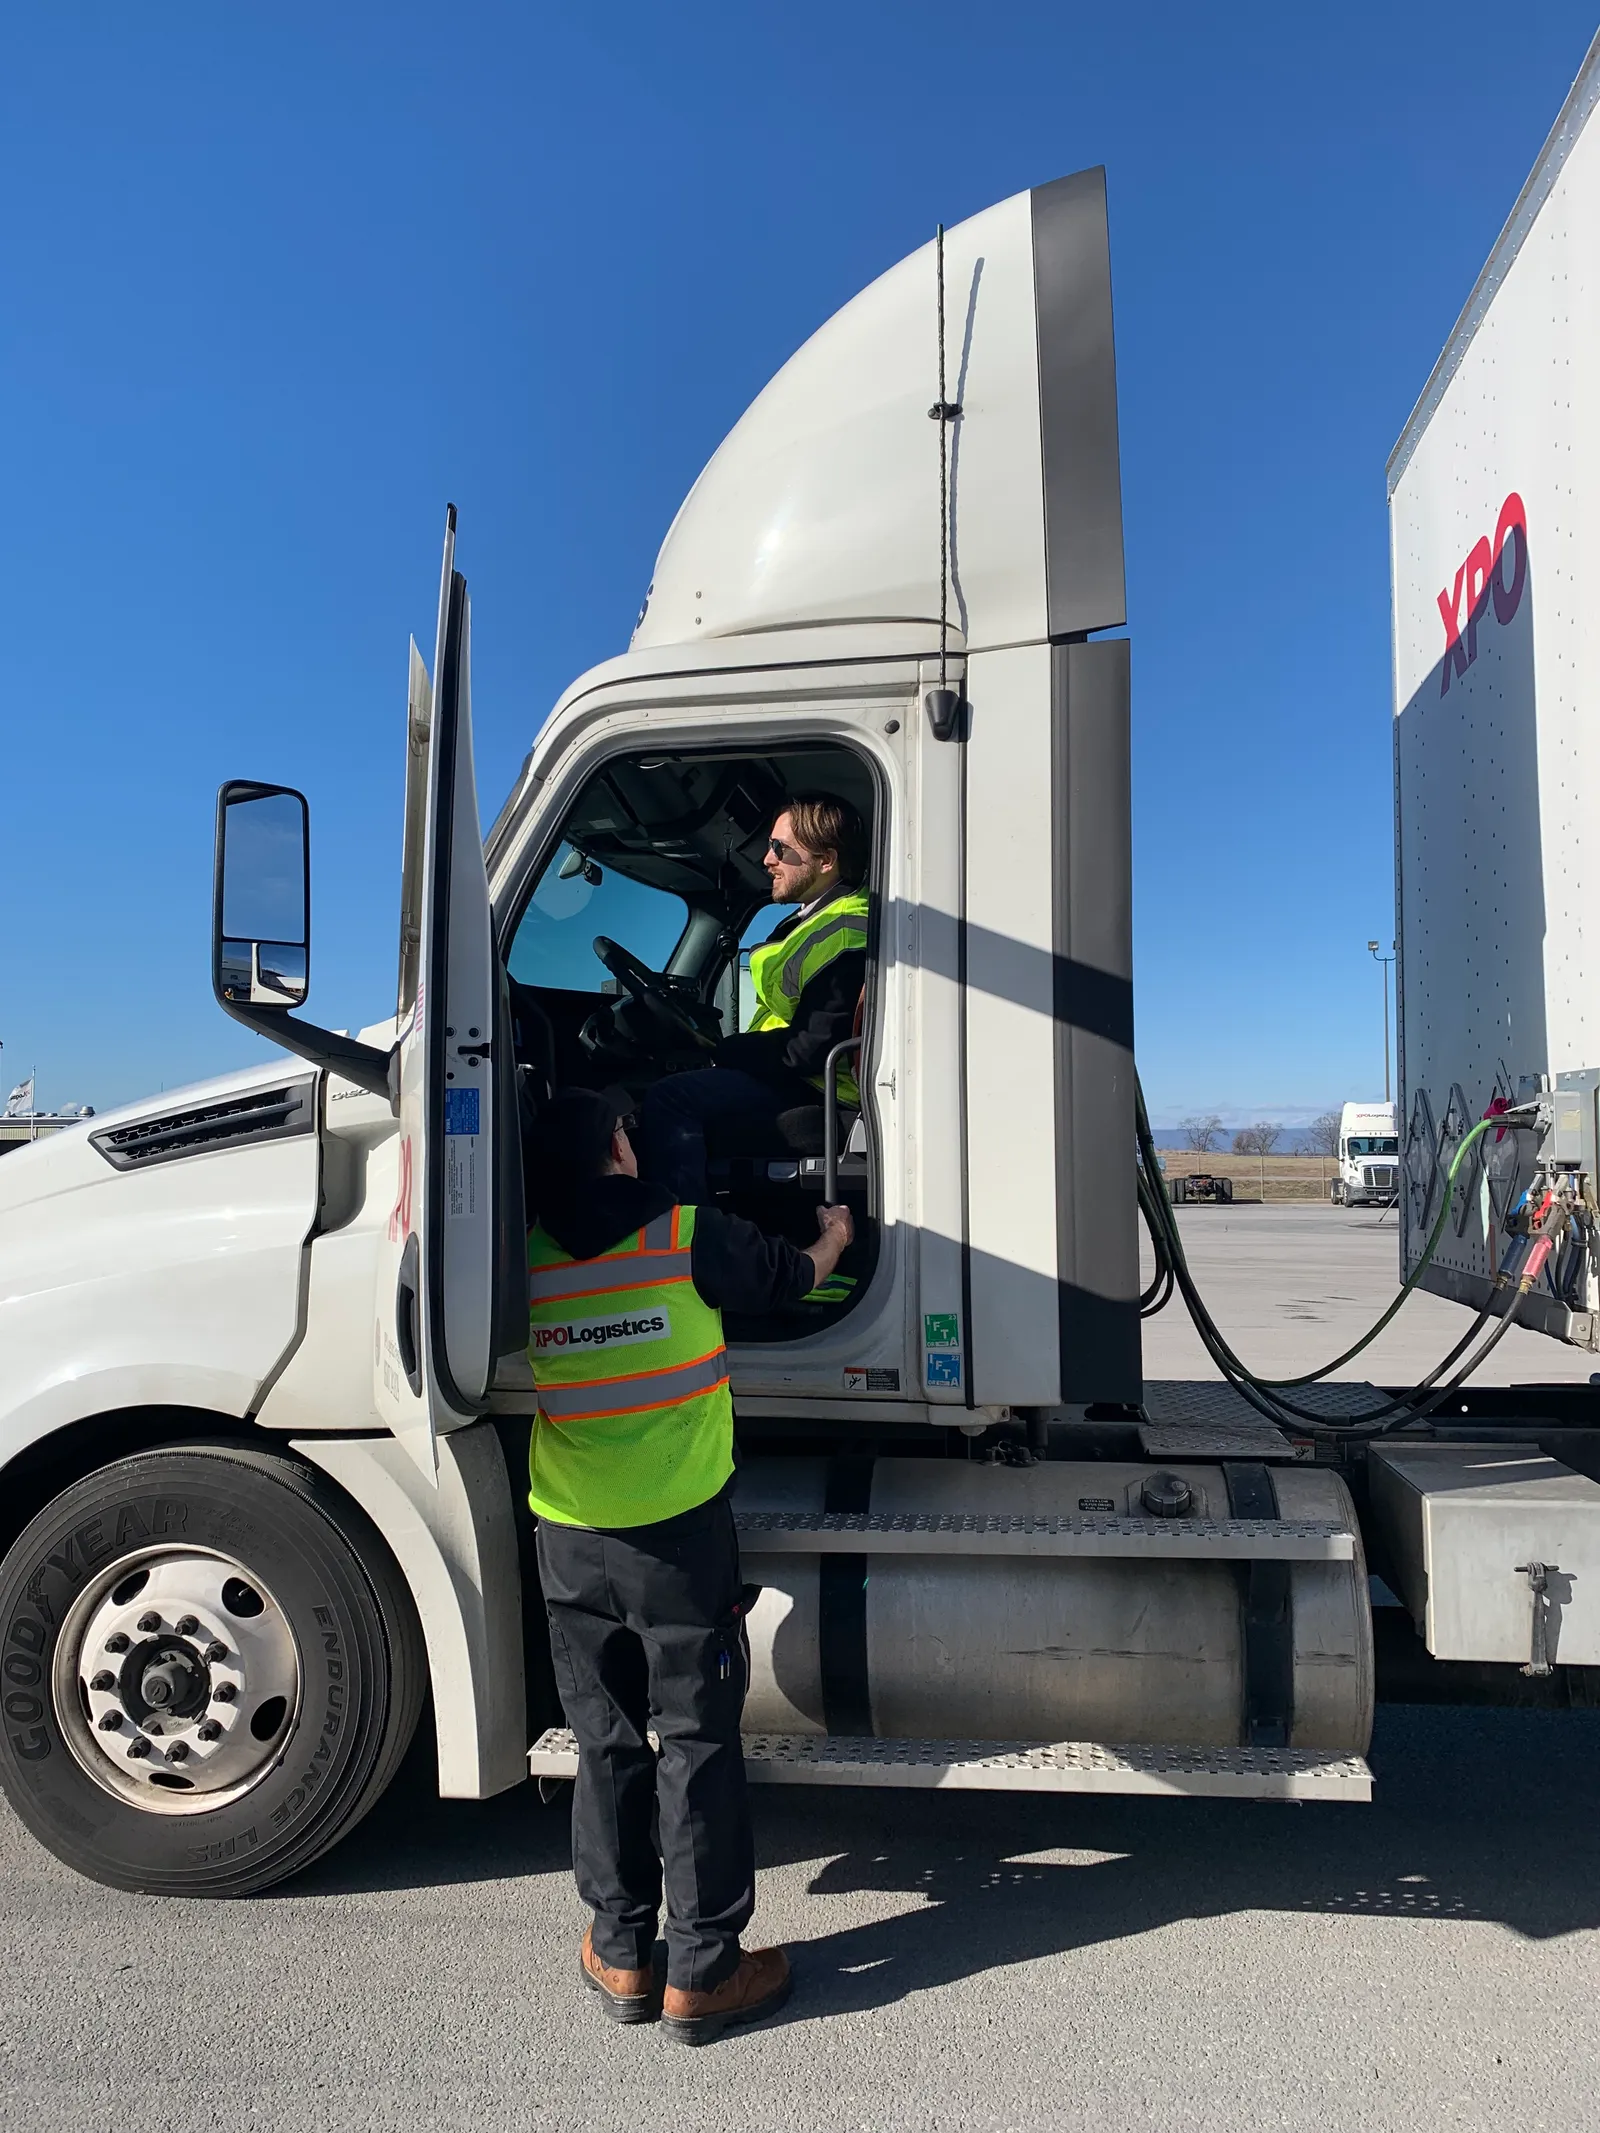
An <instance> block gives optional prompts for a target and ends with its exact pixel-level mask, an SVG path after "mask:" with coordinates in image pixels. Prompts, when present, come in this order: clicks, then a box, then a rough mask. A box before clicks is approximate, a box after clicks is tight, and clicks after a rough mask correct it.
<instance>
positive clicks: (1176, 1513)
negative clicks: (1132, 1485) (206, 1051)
mask: <svg viewBox="0 0 1600 2133" xmlns="http://www.w3.org/2000/svg"><path fill="white" fill-rule="evenodd" d="M1139 1501H1140V1502H1141V1503H1142V1504H1143V1505H1144V1507H1145V1510H1146V1511H1147V1512H1148V1513H1149V1514H1150V1516H1151V1517H1152V1518H1187V1517H1188V1515H1189V1506H1190V1505H1191V1504H1192V1503H1193V1502H1194V1491H1193V1489H1191V1488H1190V1486H1189V1484H1188V1482H1186V1481H1185V1480H1184V1479H1183V1477H1182V1475H1181V1474H1152V1475H1151V1476H1150V1478H1149V1480H1148V1481H1147V1482H1146V1483H1145V1485H1144V1487H1143V1489H1142V1490H1141V1491H1140V1493H1139Z"/></svg>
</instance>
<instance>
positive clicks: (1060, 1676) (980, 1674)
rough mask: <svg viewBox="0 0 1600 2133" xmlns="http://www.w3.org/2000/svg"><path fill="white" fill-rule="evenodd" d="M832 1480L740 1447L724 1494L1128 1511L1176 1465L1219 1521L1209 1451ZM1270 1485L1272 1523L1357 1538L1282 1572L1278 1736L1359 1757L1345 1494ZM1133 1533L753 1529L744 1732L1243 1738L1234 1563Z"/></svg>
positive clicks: (1241, 1578) (1322, 1476)
mask: <svg viewBox="0 0 1600 2133" xmlns="http://www.w3.org/2000/svg"><path fill="white" fill-rule="evenodd" d="M839 1474H840V1463H839V1462H830V1461H829V1460H826V1459H764V1458H759V1457H757V1458H751V1459H749V1460H747V1461H746V1462H745V1464H744V1465H743V1466H742V1467H741V1469H740V1475H739V1485H738V1491H737V1495H736V1497H735V1509H736V1511H738V1512H739V1513H741V1514H743V1513H751V1512H800V1513H819V1512H822V1511H823V1510H824V1509H825V1508H826V1509H831V1510H839V1509H842V1508H848V1509H850V1510H856V1511H863V1510H864V1511H870V1512H871V1513H872V1514H874V1515H879V1514H891V1515H893V1514H908V1513H909V1514H916V1513H927V1514H933V1515H935V1516H948V1515H950V1514H957V1515H960V1514H972V1515H975V1516H977V1517H994V1516H999V1517H1002V1518H1005V1517H1016V1516H1018V1515H1019V1514H1020V1515H1022V1516H1032V1517H1035V1518H1037V1517H1061V1518H1079V1517H1082V1516H1083V1515H1084V1514H1085V1512H1093V1513H1099V1514H1109V1515H1112V1516H1114V1517H1117V1518H1133V1519H1138V1518H1142V1517H1143V1516H1144V1515H1145V1514H1144V1509H1143V1505H1142V1502H1141V1495H1142V1491H1143V1488H1144V1484H1145V1483H1146V1482H1147V1481H1149V1480H1150V1479H1151V1478H1152V1477H1153V1476H1155V1475H1156V1474H1175V1475H1177V1476H1178V1477H1179V1478H1180V1479H1181V1480H1182V1481H1183V1482H1185V1483H1187V1485H1188V1488H1189V1491H1190V1493H1191V1502H1190V1504H1189V1506H1188V1516H1189V1517H1190V1518H1193V1519H1224V1520H1225V1519H1227V1518H1228V1517H1229V1515H1230V1512H1229V1497H1228V1488H1227V1482H1226V1479H1225V1477H1224V1474H1223V1470H1222V1468H1221V1467H1220V1466H1202V1465H1193V1466H1189V1465H1183V1466H1175V1467H1174V1466H1156V1465H1153V1464H1147V1465H1137V1466H1136V1465H1131V1464H1130V1465H1112V1464H1110V1463H1102V1462H1098V1461H1097V1462H1095V1463H1093V1464H1087V1463H1085V1464H1081V1465H1080V1464H1077V1463H1072V1462H1067V1461H1061V1462H1055V1461H1051V1462H1048V1463H1044V1464H1037V1465H1033V1466H1028V1467H1008V1466H990V1465H985V1464H979V1463H976V1462H974V1463H971V1464H968V1463H967V1462H965V1461H961V1460H954V1459H898V1458H884V1459H878V1460H876V1461H874V1462H872V1463H871V1464H870V1466H869V1465H868V1463H867V1462H864V1461H856V1462H850V1463H849V1473H848V1477H847V1479H848V1486H847V1487H846V1488H845V1489H844V1490H843V1491H841V1488H840V1485H839ZM830 1476H831V1477H832V1480H833V1486H832V1488H831V1490H830ZM1272 1481H1273V1485H1274V1488H1275V1491H1276V1495H1277V1501H1278V1509H1279V1514H1280V1517H1281V1518H1282V1519H1284V1520H1290V1521H1293V1520H1318V1521H1324V1522H1328V1523H1331V1524H1333V1525H1336V1526H1337V1527H1338V1528H1339V1529H1340V1531H1341V1533H1348V1534H1349V1535H1350V1536H1351V1541H1350V1554H1349V1556H1348V1558H1346V1559H1344V1560H1336V1561H1297V1562H1292V1563H1289V1564H1288V1565H1287V1566H1286V1568H1287V1571H1288V1589H1289V1610H1290V1618H1291V1621H1290V1627H1289V1630H1288V1636H1289V1639H1290V1642H1291V1644H1292V1653H1293V1700H1292V1701H1293V1709H1292V1730H1291V1733H1290V1739H1289V1745H1290V1746H1292V1747H1295V1748H1319V1749H1328V1750H1332V1751H1336V1752H1340V1753H1352V1754H1359V1753H1361V1752H1362V1751H1363V1750H1364V1749H1365V1748H1366V1745H1367V1741H1368V1738H1369V1735H1370V1733H1371V1730H1372V1706H1373V1663H1372V1622H1371V1610H1370V1604H1369V1600H1368V1591H1367V1571H1366V1563H1365V1560H1364V1558H1363V1554H1362V1548H1361V1537H1360V1533H1359V1531H1358V1529H1357V1526H1356V1519H1355V1511H1354V1507H1353V1505H1352V1503H1351V1500H1350V1495H1349V1492H1348V1491H1347V1489H1346V1488H1345V1486H1344V1484H1343V1482H1342V1481H1340V1480H1339V1479H1338V1477H1337V1476H1336V1475H1334V1474H1332V1473H1330V1472H1328V1471H1326V1470H1319V1469H1317V1468H1313V1467H1309V1466H1304V1467H1302V1466H1280V1467H1274V1468H1273V1469H1272ZM842 1497H849V1498H850V1499H851V1500H850V1501H848V1503H846V1502H844V1501H842ZM790 1538H791V1539H793V1540H794V1541H796V1542H799V1543H800V1545H801V1546H802V1547H803V1542H801V1541H800V1536H798V1535H794V1536H790ZM1132 1545H1134V1546H1136V1547H1141V1548H1142V1549H1144V1550H1145V1551H1146V1552H1141V1553H1135V1554H1131V1555H1117V1556H1108V1555H1103V1554H1100V1555H1074V1554H1065V1555H1038V1554H1022V1553H1018V1552H1015V1550H1013V1552H1010V1553H1008V1552H1006V1545H1005V1541H1004V1539H1003V1538H1002V1539H997V1541H996V1543H995V1547H994V1552H993V1553H985V1554H965V1553H951V1552H938V1553H936V1552H933V1549H932V1547H930V1551H929V1552H928V1553H927V1554H910V1553H900V1552H889V1551H888V1550H886V1549H884V1548H883V1547H881V1546H880V1547H879V1548H878V1549H876V1550H874V1549H873V1547H872V1536H871V1535H870V1534H864V1535H863V1536H862V1553H861V1555H859V1556H854V1557H852V1556H850V1555H832V1556H823V1555H819V1554H812V1553H804V1552H790V1551H789V1550H788V1549H785V1550H783V1551H781V1552H780V1551H779V1550H777V1549H772V1550H771V1552H763V1551H762V1543H761V1537H760V1536H759V1535H754V1534H751V1535H746V1536H745V1538H744V1540H743V1542H742V1558H743V1563H744V1574H745V1576H746V1578H747V1579H749V1580H750V1581H751V1582H752V1583H757V1584H759V1585H761V1587H762V1588H763V1590H762V1594H761V1598H760V1599H759V1601H758V1602H757V1603H756V1605H755V1607H754V1609H753V1611H752V1614H751V1618H750V1643H751V1683H750V1693H749V1697H748V1700H747V1702H746V1706H745V1716H744V1729H745V1731H746V1732H747V1733H781V1734H795V1733H801V1734H807V1733H809V1734H821V1733H826V1732H828V1731H829V1730H830V1728H829V1726H828V1723H827V1714H829V1713H831V1714H832V1716H833V1719H834V1724H833V1726H832V1728H831V1730H832V1731H834V1732H836V1733H847V1732H855V1733H864V1732H871V1733H873V1734H876V1735H877V1736H878V1737H879V1738H880V1739H913V1740H915V1739H930V1738H931V1739H968V1740H1098V1741H1108V1742H1151V1743H1172V1744H1175V1745H1179V1744H1187V1745H1193V1746H1197V1747H1198V1746H1214V1747H1222V1746H1230V1745H1234V1744H1237V1743H1239V1742H1240V1741H1241V1739H1242V1738H1243V1737H1244V1732H1243V1729H1244V1723H1245V1721H1244V1713H1245V1681H1244V1651H1245V1594H1246V1588H1247V1582H1248V1579H1249V1574H1250V1573H1249V1566H1248V1564H1243V1563H1238V1562H1233V1561H1212V1560H1203V1559H1191V1558H1178V1559H1174V1557H1173V1554H1172V1551H1171V1550H1170V1548H1167V1547H1165V1546H1164V1545H1163V1543H1162V1541H1161V1540H1160V1539H1154V1540H1151V1541H1147V1542H1140V1541H1138V1540H1137V1539H1136V1540H1135V1541H1134V1542H1133V1544H1132ZM825 1563H826V1564H827V1568H826V1569H824V1567H823V1566H824V1564H825ZM1280 1649H1282V1647H1281V1646H1280ZM1284 1656H1285V1660H1286V1658H1287V1653H1286V1652H1285V1654H1284ZM841 1719H842V1721H843V1722H841Z"/></svg>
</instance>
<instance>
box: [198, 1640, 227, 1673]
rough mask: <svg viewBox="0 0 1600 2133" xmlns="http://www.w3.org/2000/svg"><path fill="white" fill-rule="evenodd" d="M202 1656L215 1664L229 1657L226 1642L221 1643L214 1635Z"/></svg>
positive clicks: (208, 1662)
mask: <svg viewBox="0 0 1600 2133" xmlns="http://www.w3.org/2000/svg"><path fill="white" fill-rule="evenodd" d="M200 1656H201V1658H202V1659H204V1660H205V1661H206V1662H207V1664H208V1665H210V1666H215V1665H216V1664H217V1662H218V1661H219V1660H221V1659H226V1658H227V1656H228V1647H227V1646H226V1645H225V1644H219V1643H218V1642H217V1640H216V1638H215V1637H213V1638H212V1640H211V1642H210V1643H209V1644H208V1645H207V1646H206V1648H205V1650H204V1651H203V1652H202V1653H201V1654H200Z"/></svg>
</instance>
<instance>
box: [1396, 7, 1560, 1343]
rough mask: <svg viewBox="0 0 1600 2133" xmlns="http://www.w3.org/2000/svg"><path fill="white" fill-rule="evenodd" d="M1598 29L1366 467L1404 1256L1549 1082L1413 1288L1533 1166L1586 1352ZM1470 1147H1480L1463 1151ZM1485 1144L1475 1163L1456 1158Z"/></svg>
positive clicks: (1489, 1220) (1444, 1263) (1476, 1276)
mask: <svg viewBox="0 0 1600 2133" xmlns="http://www.w3.org/2000/svg"><path fill="white" fill-rule="evenodd" d="M1597 99H1600V40H1597V41H1596V45H1595V46H1594V47H1593V48H1591V50H1590V53H1589V55H1588V58H1587V60H1586V61H1585V64H1584V68H1583V71H1582V73H1581V74H1580V76H1579V78H1578V80H1577V82H1576V84H1575V85H1574V87H1573V90H1572V94H1571V95H1570V96H1569V97H1568V99H1567V102H1566V104H1565V106H1564V108H1563V110H1562V112H1561V115H1560V117H1559V118H1558V120H1557V121H1556V124H1555V127H1554V128H1553V130H1552V132H1551V134H1550V137H1549V140H1548V141H1547V142H1546V144H1545V148H1544V152H1543V153H1542V155H1541V156H1540V158H1539V161H1538V163H1537V165H1536V166H1535V168H1534V170H1533V173H1532V175H1531V176H1530V178H1529V179H1528V182H1527V184H1526V185H1525V186H1524V187H1523V189H1522V193H1521V196H1520V197H1519V199H1518V200H1517V203H1516V206H1515V207H1514V209H1513V210H1512V213H1511V216H1510V219H1509V220H1508V221H1507V223H1506V225H1505V228H1504V229H1503V230H1502V232H1501V234H1500V237H1499V240H1498V242H1497V243H1496V245H1495V247H1494V250H1493V252H1492V253H1491V254H1490V256H1489V260H1488V262H1487V264H1486V265H1485V267H1484V269H1483V272H1482V273H1481V274H1480V275H1479V277H1478V281H1477V285H1476V287H1475V288H1474V289H1473V292H1472V295H1471V297H1470V298H1469V300H1468V302H1467V305H1466V308H1465V309H1464V310H1463V312H1462V314H1461V317H1460V319H1459V321H1458V322H1457V324H1456V327H1455V330H1454V332H1453V333H1452V334H1451V336H1450V339H1449V341H1448V342H1447V344H1446V346H1445V350H1444V353H1443V354H1442V355H1441V357H1440V358H1439V361H1438V364H1437V365H1436V367H1435V369H1434V372H1433V375H1432V377H1431V378H1430V379H1429V381H1428V385H1427V388H1426V390H1425V391H1424V393H1423V395H1422V397H1421V399H1420V400H1419V401H1418V403H1417V406H1416V409H1415V412H1414V413H1413V414H1412V416H1411V419H1410V421H1409V422H1408V423H1407V425H1406V428H1405V430H1404V433H1403V434H1402V436H1401V438H1400V441H1399V443H1398V444H1397V445H1396V446H1395V449H1394V453H1393V455H1392V457H1391V459H1390V462H1389V508H1390V539H1391V549H1392V561H1393V579H1394V760H1395V793H1396V824H1397V839H1396V901H1397V906H1398V918H1399V934H1398V937H1397V938H1398V963H1397V987H1398V1000H1399V1061H1400V1109H1401V1118H1402V1121H1403V1126H1402V1133H1403V1139H1404V1167H1405V1179H1406V1184H1405V1192H1404V1195H1403V1199H1402V1219H1401V1236H1402V1246H1401V1249H1402V1254H1403V1258H1404V1264H1405V1266H1406V1269H1407V1271H1410V1270H1411V1269H1412V1268H1413V1267H1414V1266H1415V1264H1416V1261H1417V1256H1418V1253H1419V1251H1420V1249H1421V1244H1422V1240H1423V1238H1424V1237H1425V1236H1426V1234H1427V1231H1428V1228H1429V1226H1430V1224H1431V1223H1432V1221H1433V1218H1434V1214H1435V1212H1436V1210H1437V1207H1438V1204H1439V1198H1440V1195H1441V1193H1442V1191H1443V1180H1444V1172H1445V1169H1446V1167H1447V1166H1448V1163H1449V1160H1450V1158H1451V1156H1452V1154H1453V1153H1454V1151H1455V1150H1456V1148H1458V1147H1459V1145H1460V1143H1461V1139H1462V1136H1463V1135H1464V1133H1465V1132H1466V1130H1467V1128H1468V1127H1469V1125H1470V1124H1471V1123H1472V1122H1473V1121H1475V1120H1477V1119H1479V1118H1481V1117H1482V1116H1483V1115H1484V1113H1485V1111H1486V1110H1487V1108H1488V1107H1489V1106H1490V1104H1492V1103H1494V1102H1496V1101H1497V1100H1498V1101H1499V1102H1500V1103H1501V1104H1504V1103H1507V1102H1512V1101H1515V1100H1516V1099H1517V1098H1518V1097H1519V1096H1525V1095H1527V1094H1530V1093H1533V1092H1540V1091H1544V1092H1548V1093H1549V1094H1550V1095H1551V1098H1552V1104H1553V1106H1555V1107H1557V1115H1556V1122H1555V1128H1554V1132H1553V1135H1552V1138H1551V1140H1550V1141H1549V1143H1548V1145H1547V1146H1545V1147H1544V1148H1542V1149H1541V1148H1538V1147H1536V1146H1534V1145H1533V1144H1531V1143H1530V1142H1529V1141H1528V1140H1527V1139H1526V1138H1525V1137H1518V1136H1516V1135H1512V1134H1507V1135H1505V1136H1504V1137H1503V1138H1502V1139H1495V1138H1493V1137H1492V1136H1491V1137H1490V1138H1489V1139H1488V1140H1487V1141H1486V1142H1484V1143H1480V1145H1479V1148H1478V1149H1475V1150H1474V1151H1473V1154H1472V1156H1471V1158H1470V1159H1469V1162H1468V1164H1467V1165H1466V1166H1465V1169H1464V1173H1463V1175H1462V1177H1461V1179H1460V1180H1459V1182H1458V1186H1457V1190H1456V1193H1455V1196H1454V1205H1453V1206H1452V1209H1451V1214H1450V1220H1449V1222H1448V1223H1447V1225H1446V1231H1445V1240H1444V1245H1443V1248H1442V1249H1441V1250H1440V1252H1439V1254H1438V1256H1437V1257H1436V1258H1435V1260H1434V1262H1433V1265H1432V1266H1431V1267H1430V1268H1429V1269H1428V1271H1427V1273H1426V1275H1425V1276H1424V1280H1425V1282H1426V1285H1427V1286H1428V1287H1430V1288H1432V1289H1434V1290H1436V1291H1437V1292H1438V1293H1439V1294H1441V1295H1445V1296H1452V1297H1455V1298H1457V1299H1459V1300H1460V1301H1461V1302H1463V1303H1469V1304H1472V1305H1474V1306H1478V1307H1481V1306H1482V1305H1483V1304H1484V1303H1485V1301H1486V1300H1487V1299H1488V1297H1489V1296H1490V1294H1491V1291H1492V1284H1493V1282H1494V1279H1495V1275H1496V1271H1497V1269H1498V1267H1499V1266H1500V1264H1501V1261H1502V1258H1503V1256H1504V1253H1505V1251H1506V1248H1507V1244H1508V1238H1509V1236H1510V1235H1511V1234H1514V1232H1511V1231H1508V1222H1509V1221H1512V1220H1514V1218H1515V1216H1516V1211H1517V1209H1518V1207H1519V1205H1520V1203H1521V1202H1522V1198H1523V1195H1524V1193H1525V1192H1526V1191H1527V1189H1528V1187H1529V1185H1530V1183H1532V1182H1533V1180H1534V1176H1535V1173H1536V1171H1538V1173H1539V1174H1540V1175H1541V1176H1542V1175H1544V1174H1545V1172H1546V1170H1548V1169H1549V1168H1550V1167H1551V1166H1552V1165H1556V1166H1559V1168H1560V1170H1561V1172H1562V1173H1563V1174H1566V1175H1570V1176H1571V1177H1572V1178H1573V1179H1574V1181H1575V1198H1576V1202H1577V1206H1578V1210H1579V1214H1578V1219H1577V1221H1576V1222H1575V1224H1574V1228H1573V1231H1572V1233H1571V1235H1570V1238H1569V1241H1568V1242H1567V1244H1566V1246H1565V1247H1564V1249H1563V1250H1562V1251H1561V1252H1560V1253H1559V1254H1558V1255H1557V1256H1556V1257H1555V1258H1554V1259H1553V1260H1552V1261H1551V1263H1550V1265H1549V1267H1548V1268H1547V1270H1546V1275H1545V1278H1544V1280H1543V1281H1542V1282H1541V1284H1540V1286H1539V1288H1538V1289H1537V1290H1536V1291H1535V1292H1534V1294H1533V1295H1532V1296H1530V1297H1529V1298H1528V1300H1527V1303H1526V1305H1525V1306H1524V1309H1523V1313H1522V1316H1523V1319H1524V1321H1525V1322H1526V1323H1527V1324H1529V1325H1535V1326H1539V1327H1542V1328H1543V1330H1544V1331H1546V1332H1547V1333H1551V1334H1554V1335H1556V1336H1557V1337H1559V1338H1561V1339H1565V1340H1570V1341H1575V1342H1577V1343H1579V1344H1580V1345H1582V1346H1586V1347H1590V1348H1593V1347H1595V1346H1596V1345H1600V1333H1597V1328H1600V1318H1597V1316H1596V1312H1597V1306H1600V1285H1597V1281H1600V1259H1597V1257H1596V1253H1595V1250H1594V1245H1593V1232H1592V1226H1591V1225H1590V1224H1589V1223H1588V1221H1587V1219H1586V1211H1587V1210H1589V1209H1592V1208H1593V1206H1594V1204H1595V1201H1594V1193H1595V1180H1596V1176H1597V1164H1596V1129H1595V1098H1596V1090H1597V1088H1600V948H1597V946H1596V944H1595V913H1596V909H1597V903H1600V824H1597V822H1596V818H1595V810H1594V805H1593V800H1592V795H1593V794H1594V792H1595V790H1596V780H1597V778H1600V619H1597V616H1596V610H1595V603H1594V598H1593V593H1592V585H1593V581H1594V576H1595V572H1596V569H1597V567H1600V403H1597V401H1596V398H1595V395H1594V392H1593V391H1592V390H1591V387H1590V380H1591V379H1592V378H1593V377H1594V375H1595V372H1596V366H1597V365H1600V125H1596V124H1593V123H1591V121H1592V119H1593V115H1594V110H1595V104H1596V101H1597ZM1485 1150H1486V1153H1484V1151H1485ZM1480 1156H1481V1160H1480Z"/></svg>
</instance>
